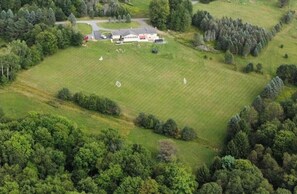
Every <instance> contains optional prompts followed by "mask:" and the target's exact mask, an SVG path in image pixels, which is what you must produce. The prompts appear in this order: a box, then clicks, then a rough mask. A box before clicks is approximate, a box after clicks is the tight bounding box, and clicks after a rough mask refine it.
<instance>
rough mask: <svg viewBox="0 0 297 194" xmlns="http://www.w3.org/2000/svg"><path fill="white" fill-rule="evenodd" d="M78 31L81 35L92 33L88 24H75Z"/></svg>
mask: <svg viewBox="0 0 297 194" xmlns="http://www.w3.org/2000/svg"><path fill="white" fill-rule="evenodd" d="M76 26H77V29H78V31H80V32H81V33H82V34H83V35H88V34H91V33H92V27H91V26H90V25H88V24H76Z"/></svg>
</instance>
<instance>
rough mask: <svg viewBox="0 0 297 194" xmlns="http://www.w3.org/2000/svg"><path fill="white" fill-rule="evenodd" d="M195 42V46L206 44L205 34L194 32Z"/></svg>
mask: <svg viewBox="0 0 297 194" xmlns="http://www.w3.org/2000/svg"><path fill="white" fill-rule="evenodd" d="M193 44H194V46H200V45H204V39H203V36H202V35H200V34H199V33H195V34H194V40H193Z"/></svg>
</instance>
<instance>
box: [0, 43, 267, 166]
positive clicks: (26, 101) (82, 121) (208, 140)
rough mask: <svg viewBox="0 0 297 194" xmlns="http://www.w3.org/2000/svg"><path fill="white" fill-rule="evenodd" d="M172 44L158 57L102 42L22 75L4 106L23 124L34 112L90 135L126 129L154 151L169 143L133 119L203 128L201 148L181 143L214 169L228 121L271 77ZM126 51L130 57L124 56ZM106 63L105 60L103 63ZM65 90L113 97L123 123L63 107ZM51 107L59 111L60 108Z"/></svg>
mask: <svg viewBox="0 0 297 194" xmlns="http://www.w3.org/2000/svg"><path fill="white" fill-rule="evenodd" d="M166 40H167V41H168V44H166V45H160V46H159V50H160V52H159V54H158V55H153V54H152V53H151V48H152V44H150V43H147V44H140V45H138V46H137V45H136V44H131V45H124V46H116V45H113V44H111V43H110V42H97V43H88V45H87V47H82V48H70V49H67V50H63V51H60V52H59V53H57V54H55V55H54V56H51V57H48V58H46V60H45V61H44V62H42V63H41V64H39V65H38V66H36V67H34V68H32V69H30V70H27V71H23V72H22V73H20V74H19V76H18V79H17V81H16V82H14V83H13V84H12V85H11V86H10V87H8V89H7V90H8V91H3V92H4V93H3V94H2V95H0V96H1V97H2V99H1V100H0V106H3V107H4V110H5V111H6V112H7V113H8V115H11V116H15V117H17V116H21V115H24V114H25V112H27V111H31V110H34V111H43V112H45V113H47V112H50V113H54V114H61V115H64V116H66V117H68V118H69V119H72V120H74V121H76V122H77V123H78V124H79V125H81V126H85V128H87V129H85V130H87V131H88V132H89V133H98V132H99V131H100V130H101V129H102V128H108V127H113V128H118V129H120V130H121V131H123V132H122V133H123V134H126V136H127V138H128V139H129V140H131V142H137V143H142V144H144V145H146V146H147V147H148V148H150V149H151V150H152V151H156V149H157V145H158V144H157V142H158V140H160V139H164V138H165V137H163V136H159V135H156V134H154V133H152V132H150V131H146V130H144V129H138V128H135V127H134V126H133V123H132V120H133V119H134V118H135V117H136V116H137V115H138V113H139V112H146V113H152V114H155V115H157V116H159V117H160V118H161V119H162V120H166V119H168V118H173V119H175V120H176V121H177V123H178V125H179V126H180V127H183V126H186V125H188V126H191V127H193V128H195V130H196V131H197V133H198V136H199V139H198V140H197V141H196V142H191V143H189V142H181V141H177V145H178V149H179V153H178V155H179V156H180V158H181V159H182V161H184V162H186V163H188V164H189V165H191V166H192V167H195V166H196V165H199V164H202V163H203V162H209V161H210V160H211V159H212V158H213V156H214V154H216V152H217V151H218V149H219V148H220V146H221V145H222V143H223V139H224V137H225V134H226V124H227V121H228V119H229V118H230V117H231V116H232V115H233V114H235V113H237V112H238V111H239V110H240V109H241V108H242V107H243V106H244V105H246V104H250V103H251V102H252V100H253V99H254V97H255V96H256V95H257V94H258V93H259V92H260V91H261V90H262V88H263V86H264V85H265V84H266V82H267V81H268V78H266V77H265V76H262V75H256V74H253V75H245V74H242V73H240V72H236V71H234V70H232V68H231V67H230V66H228V65H223V64H221V63H220V62H221V61H222V60H223V55H221V54H220V55H212V57H213V59H212V60H209V59H208V60H204V59H202V58H203V57H202V56H203V55H204V54H203V53H199V52H197V51H195V50H193V49H191V48H188V47H185V46H183V45H181V44H179V43H177V42H175V41H174V40H173V39H172V38H170V37H167V38H166ZM120 48H121V49H122V50H123V51H124V53H118V52H117V51H116V50H117V49H120ZM101 56H103V59H104V60H103V61H99V58H100V57H101ZM184 78H186V79H187V82H188V83H187V85H184V84H183V79H184ZM116 81H120V82H121V83H122V87H121V88H117V87H116V86H115V82H116ZM62 87H68V88H69V89H70V90H71V91H73V92H77V91H84V92H86V93H96V94H98V95H102V96H106V97H108V98H111V99H113V100H115V101H116V102H118V103H119V105H120V106H121V107H122V109H123V116H122V117H121V119H110V117H106V116H102V115H99V114H95V113H92V112H89V111H85V110H81V109H79V108H78V107H76V106H74V105H72V104H62V105H60V102H56V100H55V98H54V96H55V94H56V92H57V91H58V90H59V89H60V88H62ZM10 91H13V93H12V94H11V92H10ZM9 95H11V96H9ZM49 101H51V103H48V102H49ZM52 101H54V103H53V102H52ZM49 104H54V105H56V104H58V108H54V107H53V106H51V105H49Z"/></svg>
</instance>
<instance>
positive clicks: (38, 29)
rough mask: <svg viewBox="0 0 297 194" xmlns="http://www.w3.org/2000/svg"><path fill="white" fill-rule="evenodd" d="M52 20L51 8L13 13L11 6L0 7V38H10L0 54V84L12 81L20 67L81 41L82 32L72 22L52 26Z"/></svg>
mask: <svg viewBox="0 0 297 194" xmlns="http://www.w3.org/2000/svg"><path fill="white" fill-rule="evenodd" d="M55 21H56V19H55V15H54V12H53V10H52V9H51V8H49V9H46V8H44V9H40V8H37V7H30V8H28V9H27V8H21V9H20V10H19V11H17V12H16V13H15V14H14V13H13V12H12V10H10V9H9V10H8V11H5V10H3V11H1V13H0V38H3V39H4V40H6V41H8V42H10V43H8V44H6V45H4V46H3V47H5V49H6V52H5V53H4V54H2V55H1V56H0V76H1V77H0V84H1V85H3V84H6V83H7V82H9V81H13V80H14V79H15V77H16V73H17V71H18V70H19V69H28V68H30V67H31V66H34V65H36V64H38V63H39V62H41V61H42V60H43V58H44V57H45V56H48V55H52V54H54V53H55V52H57V50H58V49H65V48H67V47H69V46H79V45H81V43H82V41H83V36H82V34H81V33H79V32H77V31H75V30H74V29H72V27H71V26H69V27H67V26H55V25H54V24H55Z"/></svg>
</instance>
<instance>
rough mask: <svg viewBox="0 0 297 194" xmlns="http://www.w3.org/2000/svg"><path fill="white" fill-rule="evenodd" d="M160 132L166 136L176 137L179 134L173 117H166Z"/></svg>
mask: <svg viewBox="0 0 297 194" xmlns="http://www.w3.org/2000/svg"><path fill="white" fill-rule="evenodd" d="M162 132H163V134H164V135H166V136H170V137H174V138H177V137H178V136H179V129H178V127H177V124H176V122H175V121H174V120H173V119H168V120H167V121H166V122H165V123H164V125H163V127H162Z"/></svg>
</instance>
